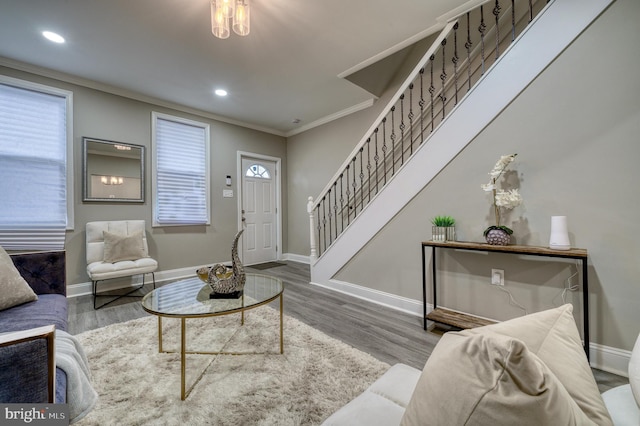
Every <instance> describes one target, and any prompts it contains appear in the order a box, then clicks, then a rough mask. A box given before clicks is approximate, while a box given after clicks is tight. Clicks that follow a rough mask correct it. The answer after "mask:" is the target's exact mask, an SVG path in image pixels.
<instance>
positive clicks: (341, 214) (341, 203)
mask: <svg viewBox="0 0 640 426" xmlns="http://www.w3.org/2000/svg"><path fill="white" fill-rule="evenodd" d="M343 177H344V174H343V173H340V233H342V231H344V188H343V187H342V178H343ZM348 220H349V218H348V216H347V221H348ZM347 224H348V223H347Z"/></svg>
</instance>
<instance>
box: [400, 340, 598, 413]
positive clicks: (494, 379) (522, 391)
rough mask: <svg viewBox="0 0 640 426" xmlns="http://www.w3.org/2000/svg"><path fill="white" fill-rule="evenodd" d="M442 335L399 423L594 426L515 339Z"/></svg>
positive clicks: (560, 385) (535, 358)
mask: <svg viewBox="0 0 640 426" xmlns="http://www.w3.org/2000/svg"><path fill="white" fill-rule="evenodd" d="M466 331H468V330H465V331H462V332H450V333H447V334H445V335H444V336H443V337H442V338H441V339H440V341H439V342H438V344H437V345H436V348H435V349H434V351H433V353H432V354H431V356H430V357H429V359H428V360H427V363H426V364H425V367H424V370H423V372H422V375H421V376H420V380H419V381H418V385H417V386H416V389H415V392H414V393H413V396H412V398H411V401H410V402H409V405H408V406H407V409H406V411H405V414H404V416H403V418H402V421H401V425H404V426H408V425H416V426H417V425H424V424H430V425H463V424H464V425H505V426H506V425H516V424H517V425H519V426H523V425H525V426H526V425H531V426H534V425H535V426H537V425H552V424H557V425H577V424H580V425H595V424H596V423H594V422H593V421H591V420H590V419H589V418H588V417H587V416H586V415H585V414H584V413H583V412H582V410H581V409H580V407H579V406H578V405H577V404H576V403H575V401H574V400H573V399H572V398H571V396H570V395H569V393H568V392H567V390H566V389H565V388H564V386H563V385H562V383H560V381H559V380H558V379H557V378H556V376H555V375H554V374H553V373H552V372H551V371H550V370H549V368H547V366H546V365H545V364H544V362H542V361H541V360H540V358H538V357H537V356H536V355H535V354H533V353H532V352H531V351H529V350H528V349H527V347H526V345H525V344H524V343H523V342H522V341H521V340H519V339H516V338H513V337H509V336H505V335H501V334H498V333H493V332H491V331H485V332H484V333H467V332H466Z"/></svg>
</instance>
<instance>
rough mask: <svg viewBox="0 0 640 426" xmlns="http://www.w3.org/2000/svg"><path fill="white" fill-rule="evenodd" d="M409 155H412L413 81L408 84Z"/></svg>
mask: <svg viewBox="0 0 640 426" xmlns="http://www.w3.org/2000/svg"><path fill="white" fill-rule="evenodd" d="M409 155H413V83H411V84H410V85H409Z"/></svg>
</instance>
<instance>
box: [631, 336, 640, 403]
mask: <svg viewBox="0 0 640 426" xmlns="http://www.w3.org/2000/svg"><path fill="white" fill-rule="evenodd" d="M629 384H630V385H631V392H633V397H634V398H635V399H636V404H638V407H640V335H638V338H637V339H636V344H635V345H634V346H633V350H632V351H631V359H630V360H629Z"/></svg>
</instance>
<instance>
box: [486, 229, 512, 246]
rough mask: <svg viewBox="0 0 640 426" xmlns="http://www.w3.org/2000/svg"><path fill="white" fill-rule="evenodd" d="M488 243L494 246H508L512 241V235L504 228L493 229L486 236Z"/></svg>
mask: <svg viewBox="0 0 640 426" xmlns="http://www.w3.org/2000/svg"><path fill="white" fill-rule="evenodd" d="M485 238H486V239H487V244H491V245H492V246H506V245H509V241H511V235H509V234H508V233H507V231H504V230H502V229H491V230H490V231H489V232H487V235H486V236H485Z"/></svg>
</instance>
